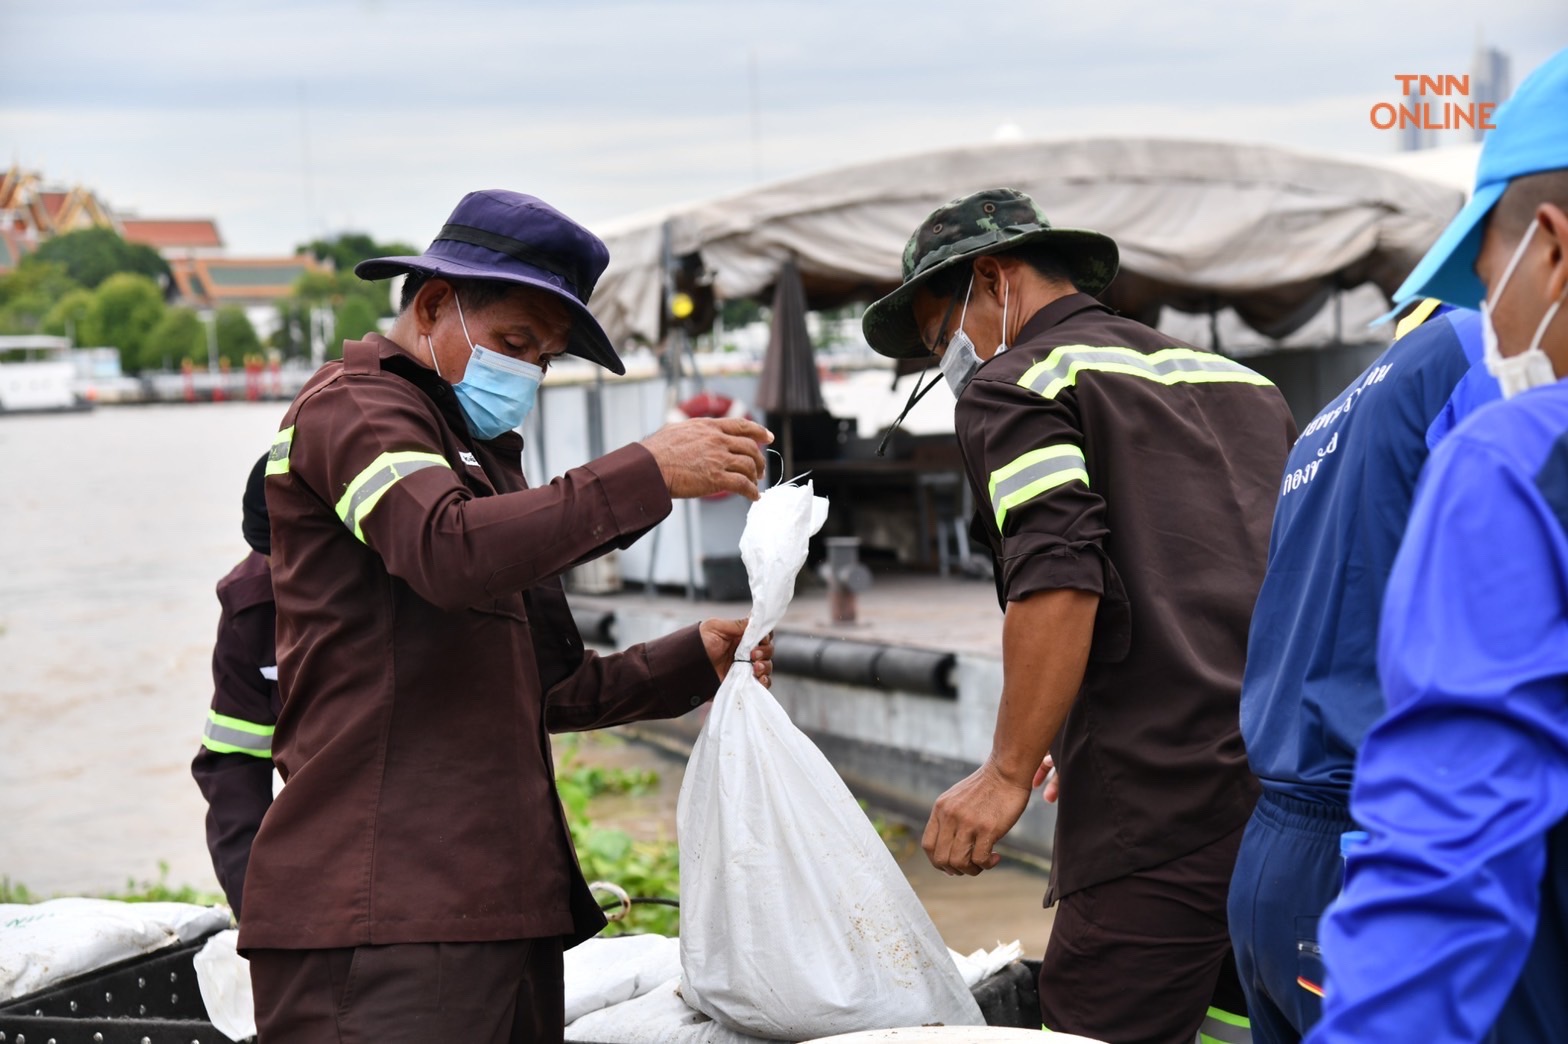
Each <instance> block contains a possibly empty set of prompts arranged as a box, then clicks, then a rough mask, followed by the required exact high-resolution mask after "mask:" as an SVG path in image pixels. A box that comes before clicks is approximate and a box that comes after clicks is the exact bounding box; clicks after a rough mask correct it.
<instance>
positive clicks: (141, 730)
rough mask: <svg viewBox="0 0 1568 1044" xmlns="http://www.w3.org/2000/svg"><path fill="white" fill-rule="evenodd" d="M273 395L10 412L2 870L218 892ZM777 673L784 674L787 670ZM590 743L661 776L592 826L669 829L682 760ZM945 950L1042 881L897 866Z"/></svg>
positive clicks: (79, 888) (0, 485) (47, 890)
mask: <svg viewBox="0 0 1568 1044" xmlns="http://www.w3.org/2000/svg"><path fill="white" fill-rule="evenodd" d="M282 412H283V408H282V406H281V405H278V404H247V403H231V404H225V405H222V406H149V407H136V408H118V409H112V408H104V409H99V410H96V411H94V412H92V413H84V414H66V415H58V416H36V417H6V418H0V506H3V510H0V875H4V876H6V877H9V878H10V879H11V881H13V882H21V883H24V884H25V885H27V886H28V887H29V888H30V889H31V890H32V891H33V892H35V893H39V894H42V895H55V894H84V893H92V892H98V891H104V890H109V889H115V888H120V887H123V886H124V884H125V883H126V881H127V879H135V880H138V881H140V880H154V879H156V878H157V876H158V873H159V863H160V862H162V863H166V864H167V865H168V868H169V869H168V880H169V882H170V883H171V884H176V885H177V884H191V885H195V886H197V887H198V888H202V889H204V890H211V891H216V890H217V885H216V881H215V879H214V877H213V873H212V867H211V864H210V862H209V861H208V858H207V851H206V846H205V840H204V835H203V825H202V818H203V815H204V812H205V806H204V804H203V802H202V799H201V795H200V794H199V793H198V791H197V790H196V786H195V784H194V783H193V782H192V780H191V777H190V769H189V766H190V759H191V757H192V756H193V755H194V754H195V751H196V748H197V744H198V743H199V742H200V736H201V727H202V723H203V720H204V718H205V714H206V708H207V703H208V700H209V699H210V697H211V693H212V689H211V685H212V676H211V661H210V657H211V652H212V638H213V634H214V632H215V629H216V626H217V621H218V603H217V599H216V598H215V597H214V594H213V586H214V585H215V584H216V582H217V581H218V579H219V578H220V577H222V576H223V574H224V573H226V572H227V571H228V570H229V569H230V568H231V567H232V566H233V564H234V563H235V562H237V561H238V560H239V559H240V558H241V557H242V556H243V555H244V553H245V550H246V549H245V545H244V543H243V541H242V540H241V538H240V498H241V493H242V492H243V490H244V485H245V477H246V475H247V474H248V472H249V469H250V467H251V465H252V463H254V461H255V459H256V457H257V455H258V454H260V453H261V452H262V451H263V450H264V449H265V448H266V447H267V445H268V444H269V443H270V442H271V439H272V434H273V432H274V431H275V430H276V429H277V425H278V420H279V418H280V417H281V416H282ZM779 684H781V685H785V684H788V679H787V678H785V679H781V680H780V681H779ZM599 750H601V748H599V747H597V746H590V747H588V748H585V754H587V756H588V757H593V758H606V759H613V760H614V761H615V762H616V763H619V764H636V765H640V766H643V767H650V768H654V769H656V770H658V771H659V772H660V774H661V778H662V780H663V782H662V783H661V786H660V788H659V789H658V791H657V792H656V793H655V794H654V795H652V796H650V797H649V798H647V799H645V800H639V801H635V802H625V803H623V804H621V805H619V806H615V807H611V808H607V809H605V810H603V811H602V812H600V813H599V814H598V815H597V816H596V818H597V819H598V820H599V821H601V822H605V823H607V824H617V823H619V824H622V825H624V826H625V827H626V829H628V830H630V831H632V832H634V833H637V834H639V835H641V836H667V837H672V836H673V835H674V795H675V793H676V792H677V791H678V789H679V779H680V770H681V768H682V766H681V764H680V763H679V761H677V760H672V759H670V758H669V757H668V755H665V754H662V753H660V752H657V751H654V750H651V749H649V748H646V747H642V746H640V745H633V744H627V745H625V746H617V747H605V748H602V752H601V753H593V752H594V751H599ZM901 865H902V866H904V868H905V871H906V874H907V875H908V876H909V878H910V880H911V882H912V883H913V884H914V886H915V889H916V891H917V893H919V894H920V896H921V898H922V900H923V901H924V902H925V903H926V906H927V908H928V909H929V910H930V911H931V913H932V916H933V919H934V920H935V921H936V922H937V925H938V927H939V928H940V929H941V930H942V932H943V935H944V936H945V937H946V938H947V940H948V943H949V945H951V946H953V947H955V948H957V949H962V950H966V951H967V950H969V949H973V948H975V947H978V946H982V945H983V946H991V945H995V943H996V942H997V941H998V940H1001V941H1009V940H1012V939H1015V938H1017V939H1022V940H1023V942H1024V945H1025V949H1026V952H1029V953H1033V954H1034V955H1036V956H1038V955H1039V953H1040V952H1041V950H1042V949H1043V945H1044V941H1045V938H1046V936H1047V934H1048V932H1049V921H1050V919H1049V915H1048V914H1047V913H1046V912H1045V911H1042V910H1041V909H1040V896H1041V894H1042V893H1043V892H1044V888H1045V881H1044V878H1043V877H1041V876H1040V875H1038V874H1035V873H1033V872H1030V871H1028V870H1025V869H1020V868H1016V867H1012V866H1009V865H1004V866H1002V867H1000V868H998V869H997V870H994V871H991V872H989V873H987V874H985V875H983V876H982V877H980V878H978V879H973V880H971V879H968V878H956V879H949V878H946V877H944V876H942V875H941V874H939V873H937V872H936V871H934V870H932V869H931V867H930V866H929V864H927V863H926V862H925V859H924V856H923V855H921V854H920V852H919V850H918V847H917V846H914V845H913V844H911V845H909V846H907V850H906V852H905V853H904V858H903V859H902V860H901Z"/></svg>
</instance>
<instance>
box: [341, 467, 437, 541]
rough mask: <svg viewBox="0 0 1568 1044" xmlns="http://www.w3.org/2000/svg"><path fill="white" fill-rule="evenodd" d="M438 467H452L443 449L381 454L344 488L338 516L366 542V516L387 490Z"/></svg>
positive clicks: (355, 534) (352, 531) (351, 530)
mask: <svg viewBox="0 0 1568 1044" xmlns="http://www.w3.org/2000/svg"><path fill="white" fill-rule="evenodd" d="M434 467H443V468H446V469H448V470H450V469H451V467H452V465H451V464H450V463H448V462H447V459H446V458H445V457H443V456H441V454H439V453H423V452H420V451H417V450H408V451H404V452H401V453H383V454H381V456H379V457H377V458H376V459H375V460H374V461H372V462H371V465H370V467H368V468H366V469H365V470H364V471H361V472H360V473H359V474H358V475H356V476H355V477H354V481H353V482H350V483H349V484H348V489H346V490H344V491H343V496H342V497H340V498H339V499H338V504H337V511H338V518H341V519H342V520H343V524H344V525H345V526H348V528H349V531H350V532H351V533H353V534H354V536H356V537H358V538H359V540H360V542H361V543H363V542H364V540H365V530H364V523H365V518H366V516H368V515H369V514H370V512H371V511H373V510H375V506H376V504H377V503H378V502H380V500H381V498H382V496H384V495H385V494H386V491H387V490H389V489H391V488H392V487H393V486H395V485H397V483H398V481H399V480H400V479H403V478H406V477H407V476H409V475H412V474H413V473H414V472H416V471H423V470H424V469H426V468H434Z"/></svg>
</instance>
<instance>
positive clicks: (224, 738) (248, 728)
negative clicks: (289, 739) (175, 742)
mask: <svg viewBox="0 0 1568 1044" xmlns="http://www.w3.org/2000/svg"><path fill="white" fill-rule="evenodd" d="M273 730H274V726H272V725H259V724H257V723H256V722H254V721H246V720H245V719H244V718H231V717H229V716H228V715H227V714H219V713H218V712H217V711H215V710H209V711H208V712H207V727H206V728H205V729H203V730H202V736H201V745H202V746H204V747H206V748H207V749H208V750H210V751H213V752H214V753H216V754H249V755H250V756H251V757H253V758H270V757H272V733H273Z"/></svg>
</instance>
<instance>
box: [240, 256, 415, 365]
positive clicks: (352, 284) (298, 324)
mask: <svg viewBox="0 0 1568 1044" xmlns="http://www.w3.org/2000/svg"><path fill="white" fill-rule="evenodd" d="M299 249H300V251H301V252H302V253H303V252H306V251H308V252H310V253H311V254H313V255H315V257H316V259H317V260H318V261H324V262H327V263H328V264H331V265H332V266H333V267H334V270H333V271H330V272H306V273H305V274H304V275H302V276H300V277H299V281H298V282H297V283H295V284H294V289H293V291H292V292H291V293H290V294H289V296H288V297H285V298H284V299H283V300H281V301H279V302H278V313H279V315H280V316H281V317H282V319H283V322H282V324H281V325H280V326H279V327H278V330H277V332H276V333H274V334H273V335H272V341H271V344H272V347H274V348H277V349H279V350H281V351H282V352H283V353H284V354H285V355H309V354H310V322H311V318H310V317H311V313H312V312H313V311H314V310H315V309H318V308H325V309H328V310H330V311H331V313H332V336H331V337H330V338H328V344H327V357H328V358H329V359H336V358H338V357H339V356H341V355H342V353H343V342H344V341H357V340H359V339H361V338H362V337H364V336H365V334H367V333H369V332H371V331H372V330H375V329H376V327H377V321H378V320H380V319H383V318H387V317H389V316H391V315H392V314H393V313H394V309H393V307H392V297H391V294H390V293H389V292H388V284H387V283H386V282H378V283H371V282H366V281H365V280H363V279H361V278H359V277H358V276H357V275H355V274H354V266H355V265H357V264H359V262H361V261H364V260H367V259H369V258H372V257H393V256H399V255H407V254H417V253H419V250H418V249H417V248H415V247H411V246H409V245H408V244H407V243H378V242H376V241H375V240H374V239H372V238H371V237H370V236H367V235H365V234H364V233H363V232H344V233H341V234H339V235H337V236H334V237H332V238H331V239H317V240H314V241H313V242H310V243H306V244H305V245H303V246H301V247H300V248H299Z"/></svg>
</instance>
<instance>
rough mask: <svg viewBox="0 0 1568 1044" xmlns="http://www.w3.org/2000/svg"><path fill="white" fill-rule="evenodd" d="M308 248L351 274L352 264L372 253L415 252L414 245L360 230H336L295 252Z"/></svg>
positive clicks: (345, 273) (394, 254) (395, 253)
mask: <svg viewBox="0 0 1568 1044" xmlns="http://www.w3.org/2000/svg"><path fill="white" fill-rule="evenodd" d="M306 251H309V252H310V253H311V254H313V255H315V258H316V260H317V261H327V262H330V263H331V264H332V266H333V267H334V268H336V269H337V271H338V274H340V275H352V274H353V272H354V266H355V265H357V264H359V263H360V262H361V261H368V260H370V259H371V258H373V257H398V256H407V255H409V254H417V253H419V250H418V248H417V247H411V246H409V245H408V244H407V243H377V242H376V241H375V240H374V239H372V238H371V237H370V236H368V235H366V234H365V233H363V232H339V233H338V234H337V235H335V236H330V237H328V238H326V239H316V240H312V241H311V242H309V243H306V244H305V245H304V246H302V247H300V248H299V249H298V250H297V251H296V253H301V254H303V253H305V252H306Z"/></svg>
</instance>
